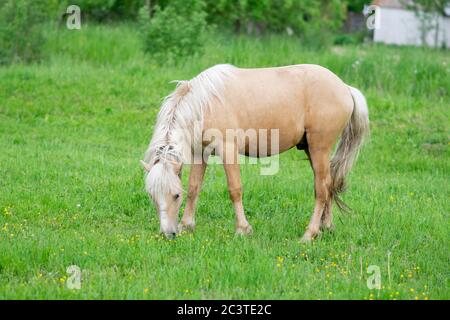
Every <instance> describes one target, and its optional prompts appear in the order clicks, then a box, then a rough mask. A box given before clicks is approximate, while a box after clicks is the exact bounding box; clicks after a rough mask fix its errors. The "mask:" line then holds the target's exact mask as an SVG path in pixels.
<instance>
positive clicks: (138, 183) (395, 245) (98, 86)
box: [0, 26, 450, 299]
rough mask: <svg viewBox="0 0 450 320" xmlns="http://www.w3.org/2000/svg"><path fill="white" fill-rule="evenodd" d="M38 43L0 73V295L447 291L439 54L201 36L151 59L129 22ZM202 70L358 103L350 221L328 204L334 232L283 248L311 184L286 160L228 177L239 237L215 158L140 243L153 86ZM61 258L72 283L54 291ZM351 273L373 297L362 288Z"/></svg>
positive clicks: (304, 214)
mask: <svg viewBox="0 0 450 320" xmlns="http://www.w3.org/2000/svg"><path fill="white" fill-rule="evenodd" d="M48 36H49V37H50V39H51V41H50V42H49V43H48V44H47V45H46V54H47V57H48V59H47V62H45V63H43V64H39V65H28V66H23V65H14V66H10V67H2V68H0V149H1V150H2V152H1V153H0V163H1V166H0V177H1V179H0V210H1V211H0V298H3V299H6V298H19V299H23V298H39V299H46V298H63V299H65V298H74V299H78V298H118V299H127V298H132V299H155V298H161V299H166V298H175V299H177V298H180V299H185V298H187V299H191V298H192V299H198V298H210V299H216V298H223V299H228V298H250V299H252V298H261V299H266V298H274V299H278V298H287V299H343V298H351V299H369V298H370V299H372V298H373V299H377V298H379V299H394V298H395V299H416V298H417V299H438V298H441V299H442V298H444V299H448V298H450V291H449V284H450V283H449V262H450V261H449V248H450V241H449V234H450V233H449V231H450V230H449V229H450V228H449V205H448V204H449V201H448V199H449V198H448V197H449V192H450V188H449V183H448V177H449V166H450V164H449V127H448V125H449V120H448V119H449V102H450V92H449V89H450V58H449V55H448V52H445V51H437V50H427V49H419V48H396V47H385V46H375V45H363V46H344V47H334V48H330V49H328V50H325V49H323V50H321V51H314V50H308V49H307V48H305V47H304V46H303V45H302V44H301V43H300V42H298V41H297V40H295V39H294V38H288V37H271V38H264V39H257V38H246V37H225V36H219V37H218V38H213V37H211V39H210V40H209V42H208V43H207V45H206V48H205V54H204V55H203V56H199V57H195V58H192V59H186V60H185V61H184V62H183V63H180V64H179V65H166V66H165V65H159V64H158V63H156V62H155V61H153V60H152V59H151V57H148V56H145V55H144V54H143V53H141V50H140V48H139V38H138V36H137V34H136V32H135V31H134V30H133V28H132V27H129V26H128V27H124V26H122V27H93V26H91V27H88V28H86V27H84V28H83V29H82V30H81V31H60V32H59V33H56V32H50V33H49V35H48ZM357 61H358V62H357ZM216 63H233V64H236V65H238V66H245V67H258V66H276V65H286V64H293V63H318V64H321V65H323V66H325V67H328V68H329V69H331V70H332V71H334V72H335V73H336V74H338V75H339V76H340V77H341V78H342V79H343V80H344V81H346V82H347V83H348V84H351V85H353V86H356V87H358V88H360V89H361V90H362V91H363V92H364V93H365V94H366V96H367V99H368V102H369V109H370V118H371V128H372V135H371V139H370V141H369V142H368V143H367V144H366V146H365V147H364V149H363V151H362V153H361V155H360V158H359V160H358V162H357V165H356V167H355V168H354V170H353V171H352V173H351V175H350V177H349V184H350V187H349V190H348V192H347V194H346V195H345V196H344V199H345V200H346V201H347V203H349V204H350V206H351V207H352V208H353V209H354V212H353V213H351V214H342V213H339V212H338V211H337V210H336V209H335V213H336V219H335V220H336V231H335V232H334V233H325V234H323V235H322V237H321V238H320V239H318V240H316V241H314V242H313V243H312V244H310V245H305V244H300V243H299V239H300V237H301V235H302V233H303V231H304V229H305V227H306V225H307V223H308V221H309V218H310V214H311V212H312V209H313V204H314V201H313V197H314V192H313V184H312V172H311V169H310V167H309V164H308V162H307V161H303V159H305V157H306V156H305V154H304V153H303V152H298V151H297V150H291V151H289V152H287V153H285V154H283V155H282V156H281V157H280V171H279V173H278V174H277V175H275V176H260V175H259V167H258V166H257V165H247V166H243V167H242V176H243V183H244V188H245V193H244V205H245V208H246V212H247V217H248V219H249V221H250V223H251V224H252V225H253V228H254V234H253V235H252V236H251V237H236V236H235V235H234V213H233V210H232V206H231V203H230V201H229V199H228V192H227V188H226V183H225V177H224V172H223V169H222V168H221V167H220V166H210V167H208V170H207V173H206V178H205V184H204V188H203V191H202V193H201V196H200V200H199V205H198V210H197V216H196V217H197V219H196V220H197V230H196V232H195V233H194V234H186V235H183V236H181V237H178V238H177V239H176V240H173V241H168V240H165V239H163V238H162V237H160V236H159V235H158V234H157V232H158V229H159V222H158V218H157V216H156V213H155V209H154V208H153V207H152V206H151V205H150V203H149V201H148V198H147V195H146V194H145V192H144V190H143V174H142V170H141V167H140V165H139V159H141V158H142V156H143V153H144V151H145V149H146V147H147V144H148V141H149V139H150V136H151V132H152V126H153V124H154V121H155V116H156V114H157V112H158V109H159V104H160V102H161V98H162V97H163V96H165V95H167V94H168V93H169V92H170V91H171V90H172V89H173V84H170V83H169V81H170V80H173V79H187V78H190V77H192V76H194V75H196V74H197V73H199V72H200V71H202V70H203V69H205V68H207V67H209V66H211V65H214V64H216ZM187 176H188V170H185V172H184V176H183V180H184V181H185V182H186V178H187ZM388 252H391V256H390V264H389V265H390V280H389V277H388V272H387V268H388ZM361 262H362V267H363V270H362V274H361V272H360V271H361V270H360V268H361V265H360V263H361ZM70 265H77V266H79V267H80V268H81V269H83V283H82V288H81V290H69V289H68V288H67V286H66V285H65V282H66V280H67V277H68V275H67V273H66V268H67V267H68V266H70ZM369 265H377V266H379V267H380V270H381V277H382V289H381V290H369V289H368V287H367V285H366V280H367V278H368V276H369V274H367V273H366V267H367V266H369Z"/></svg>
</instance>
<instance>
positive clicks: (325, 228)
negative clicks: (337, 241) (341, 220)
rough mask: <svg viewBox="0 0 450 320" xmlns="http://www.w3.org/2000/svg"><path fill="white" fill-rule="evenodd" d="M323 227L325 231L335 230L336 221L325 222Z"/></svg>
mask: <svg viewBox="0 0 450 320" xmlns="http://www.w3.org/2000/svg"><path fill="white" fill-rule="evenodd" d="M321 229H322V230H324V231H328V232H333V231H334V229H335V226H334V223H329V224H323V225H322V228H321Z"/></svg>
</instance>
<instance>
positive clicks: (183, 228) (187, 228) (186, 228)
mask: <svg viewBox="0 0 450 320" xmlns="http://www.w3.org/2000/svg"><path fill="white" fill-rule="evenodd" d="M194 230H195V224H193V223H189V224H184V223H180V224H179V225H178V232H179V233H181V232H194Z"/></svg>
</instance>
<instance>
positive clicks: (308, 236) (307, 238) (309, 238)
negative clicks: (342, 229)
mask: <svg viewBox="0 0 450 320" xmlns="http://www.w3.org/2000/svg"><path fill="white" fill-rule="evenodd" d="M318 235H319V233H318V232H316V233H315V232H311V231H309V230H307V231H306V232H305V234H304V235H303V237H302V238H301V239H300V242H301V243H310V242H311V241H312V240H313V239H314V238H316V237H317V236H318Z"/></svg>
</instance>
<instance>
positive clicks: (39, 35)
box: [0, 0, 57, 64]
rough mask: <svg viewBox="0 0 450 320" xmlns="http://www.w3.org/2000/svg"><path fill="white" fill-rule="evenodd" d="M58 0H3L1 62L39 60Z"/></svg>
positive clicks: (1, 1)
mask: <svg viewBox="0 0 450 320" xmlns="http://www.w3.org/2000/svg"><path fill="white" fill-rule="evenodd" d="M56 6H57V4H56V2H55V1H50V0H49V1H27V0H0V64H5V63H11V62H18V61H22V62H28V61H34V60H38V59H39V58H40V54H41V48H42V44H43V28H42V24H43V22H47V21H48V19H49V15H50V12H51V11H52V10H54V9H55V8H56Z"/></svg>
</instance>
